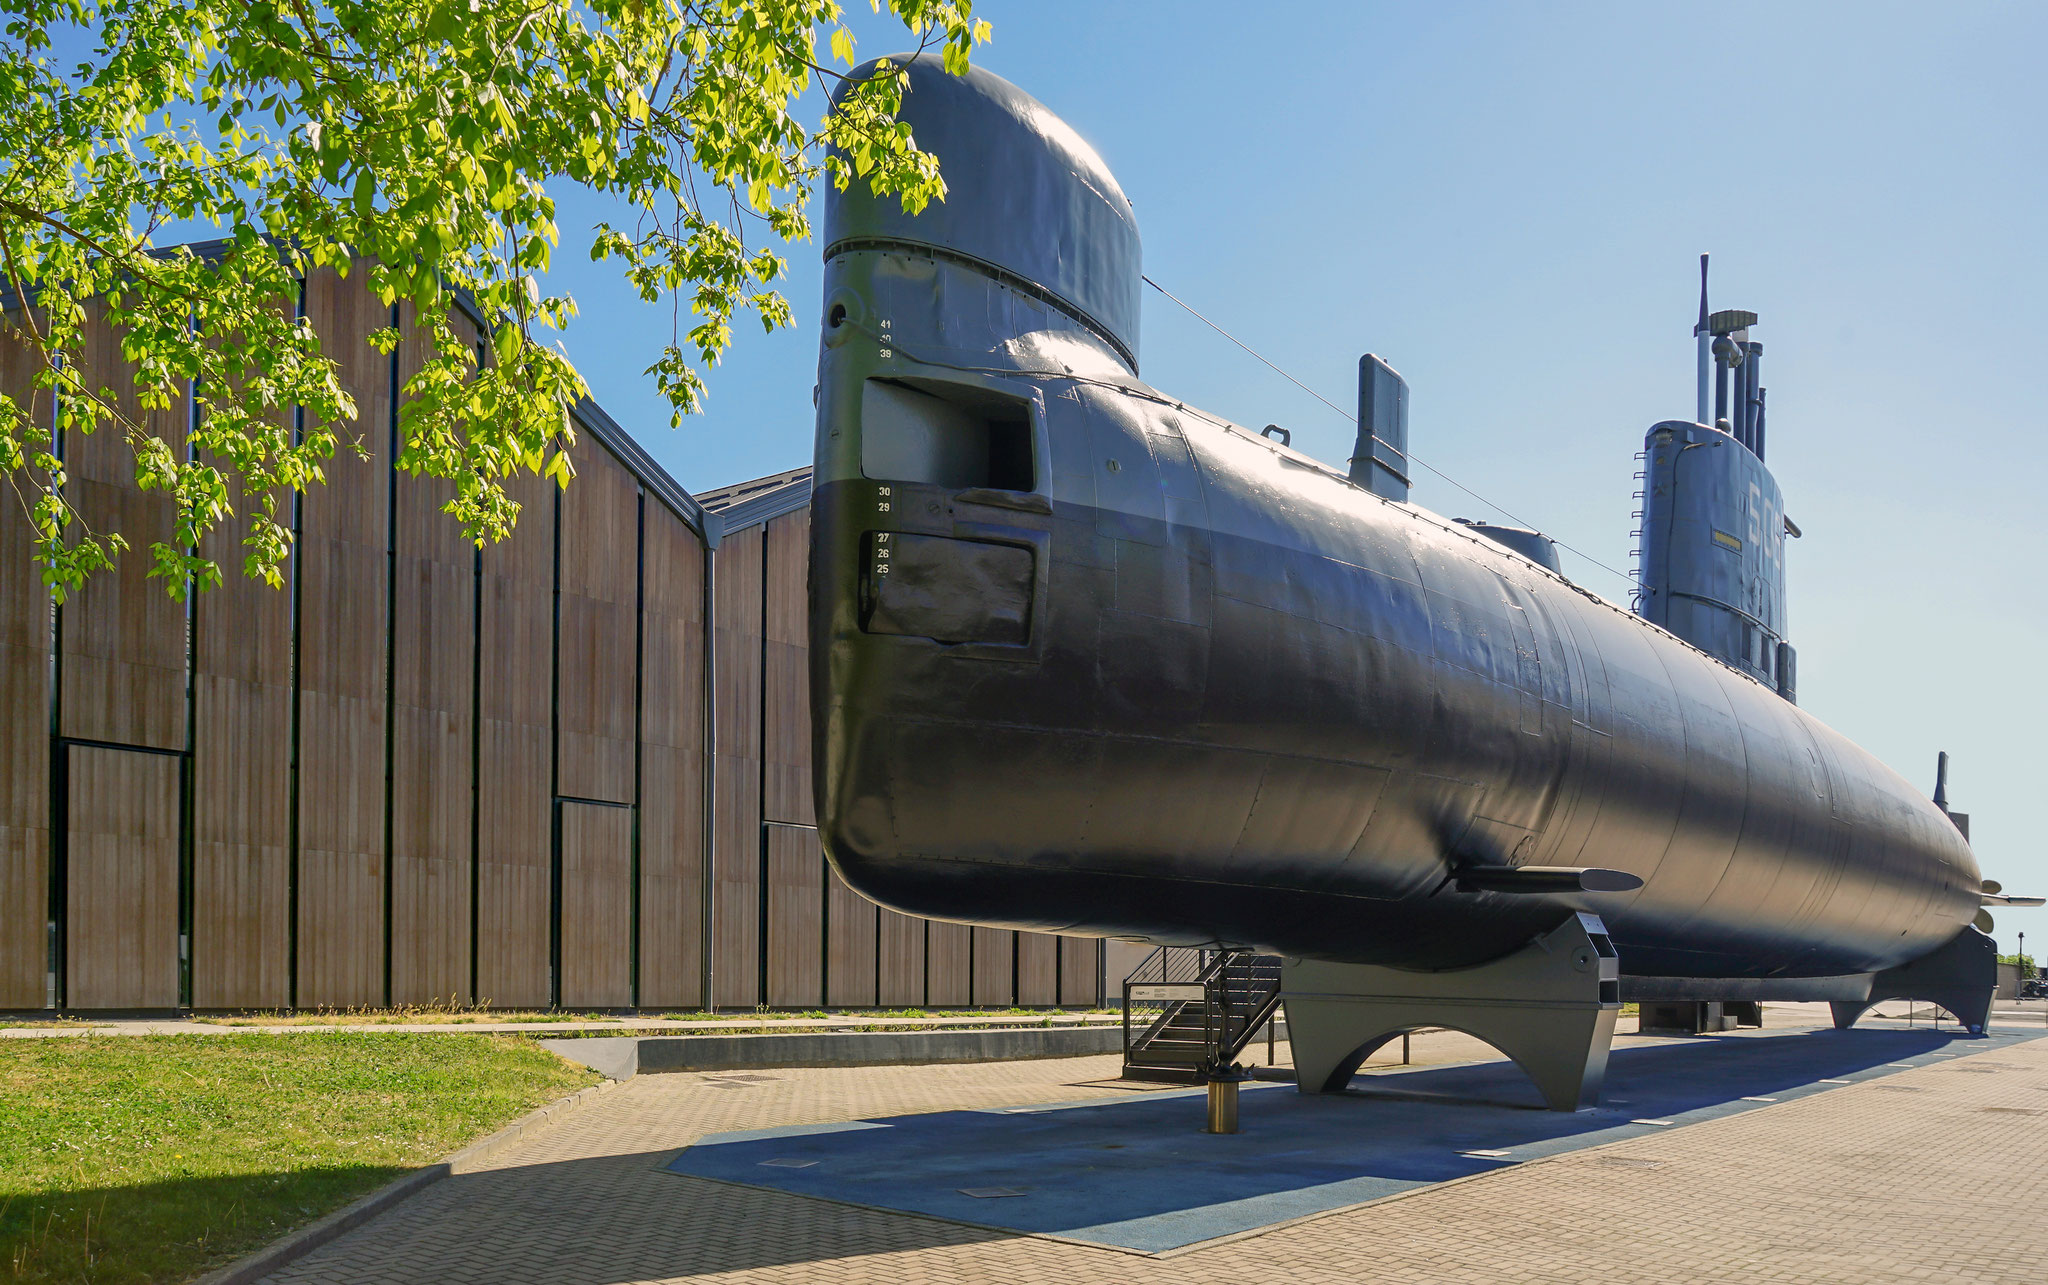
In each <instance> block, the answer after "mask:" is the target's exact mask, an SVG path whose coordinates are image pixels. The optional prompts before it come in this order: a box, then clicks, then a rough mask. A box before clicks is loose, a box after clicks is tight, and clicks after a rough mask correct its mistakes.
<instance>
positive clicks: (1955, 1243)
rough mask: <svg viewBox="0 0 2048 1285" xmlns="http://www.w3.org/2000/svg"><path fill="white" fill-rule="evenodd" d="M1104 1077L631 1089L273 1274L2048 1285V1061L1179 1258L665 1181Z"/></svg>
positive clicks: (1742, 1126)
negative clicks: (804, 1127) (717, 1163)
mask: <svg viewBox="0 0 2048 1285" xmlns="http://www.w3.org/2000/svg"><path fill="white" fill-rule="evenodd" d="M1792 1016H1795V1015H1786V1016H1781V1017H1779V1018H1778V1020H1776V1021H1774V1022H1773V1026H1774V1027H1776V1026H1779V1025H1780V1023H1781V1022H1784V1021H1786V1020H1788V1019H1789V1018H1790V1017H1792ZM1452 1041H1457V1043H1453V1042H1452ZM1281 1047H1282V1050H1283V1052H1284V1048H1285V1046H1284V1045H1283V1046H1281ZM1417 1047H1418V1057H1417V1060H1418V1061H1437V1060H1440V1059H1441V1058H1442V1057H1443V1056H1446V1055H1448V1054H1451V1053H1459V1052H1465V1051H1469V1045H1466V1044H1465V1042H1463V1041H1462V1039H1461V1037H1451V1036H1441V1037H1435V1036H1432V1037H1422V1038H1421V1039H1418V1041H1417ZM1954 1047H1955V1048H1956V1049H1957V1050H1958V1051H1963V1050H1967V1048H1968V1047H1969V1046H1968V1045H1967V1044H1958V1045H1955V1046H1954ZM1261 1051H1263V1050H1261ZM1116 1072H1117V1059H1115V1058H1113V1057H1105V1058H1074V1059H1063V1060H1058V1061H1034V1062H1012V1063H985V1064H973V1065H945V1066H927V1067H890V1068H831V1069H810V1070H789V1071H777V1072H757V1073H748V1076H751V1077H752V1078H747V1077H744V1076H741V1075H721V1076H702V1075H661V1076H643V1077H640V1078H638V1079H636V1080H633V1081H631V1082H629V1083H627V1084H624V1085H621V1086H619V1087H618V1088H617V1089H615V1090H613V1091H611V1092H609V1093H607V1094H604V1095H602V1096H601V1098H600V1099H599V1103H600V1105H595V1106H592V1107H590V1108H587V1109H585V1110H583V1111H580V1112H578V1113H575V1114H573V1115H571V1116H570V1117H568V1118H567V1119H565V1120H564V1121H563V1123H562V1124H560V1125H559V1126H557V1127H555V1128H553V1129H551V1130H548V1131H546V1132H544V1133H542V1134H541V1135H540V1136H538V1137H536V1138H535V1139H534V1140H533V1141H532V1142H530V1143H525V1144H522V1145H520V1146H518V1147H516V1148H513V1149H511V1150H510V1151H508V1152H506V1153H505V1154H504V1155H502V1156H501V1157H500V1158H499V1159H498V1160H497V1161H496V1162H495V1164H496V1167H494V1168H492V1169H489V1170H485V1171H482V1172H477V1173H471V1174H465V1175H461V1176H457V1177H453V1178H449V1179H447V1180H445V1181H443V1182H440V1183H437V1184H435V1185H434V1186H432V1187H430V1188H428V1189H427V1190H426V1191H425V1192H423V1193H422V1194H420V1195H418V1196H415V1197H413V1198H412V1199H410V1200H408V1201H406V1202H405V1203H404V1204H402V1205H400V1206H399V1207H398V1208H396V1209H395V1210H393V1211H392V1212H390V1213H388V1214H386V1215H384V1216H383V1217H381V1218H379V1219H377V1220H375V1221H374V1222H371V1223H369V1224H367V1225H366V1226H364V1227H363V1228H361V1229H359V1230H357V1231H355V1232H353V1233H351V1234H349V1235H348V1236H345V1237H343V1238H342V1239H340V1240H338V1241H335V1242H334V1243H332V1244H330V1245H328V1246H326V1247H325V1248H323V1249H321V1250H319V1251H316V1252H315V1253H314V1254H312V1255H310V1256H308V1257H307V1258H305V1259H302V1260H301V1261H299V1262H298V1263H296V1264H294V1265H292V1266H291V1267H290V1268H287V1269H286V1270H285V1271H283V1272H280V1273H279V1274H277V1275H276V1276H274V1277H272V1278H271V1280H272V1281H275V1282H280V1283H282V1282H286V1281H290V1282H308V1283H310V1282H373V1281H374V1282H411V1281H419V1282H428V1281H455V1282H528V1281H531V1282H588V1283H590V1285H626V1283H627V1282H657V1281H660V1282H668V1281H690V1282H697V1281H714V1282H749V1283H753V1282H812V1281H833V1282H838V1281H844V1282H886V1283H887V1285H922V1283H923V1282H982V1281H1000V1282H1013V1281H1014V1282H1036V1281H1046V1282H1058V1285H1079V1283H1081V1282H1094V1281H1105V1282H1111V1281H1113V1282H1125V1281H1129V1282H1154V1281H1157V1282H1173V1283H1174V1285H1184V1283H1185V1282H1187V1281H1189V1280H1226V1281H1235V1280H1244V1281H1260V1282H1269V1281H1286V1282H1294V1281H1304V1282H1321V1281H1333V1282H1334V1281H1374V1282H1379V1281H1394V1282H1409V1281H1415V1282H1423V1281H1426V1282H1432V1283H1435V1282H1464V1281H1471V1282H1501V1281H1530V1282H1573V1283H1575V1285H1576V1283H1577V1282H1584V1281H1593V1280H1597V1281H1601V1282H1603V1285H1606V1283H1610V1282H1644V1283H1646V1285H1647V1283H1651V1282H1655V1283H1656V1285H1665V1283H1667V1282H1689V1281H1741V1282H1745V1283H1747V1282H1760V1281H1771V1282H1795V1283H1796V1282H1843V1283H1845V1285H1847V1283H1851V1282H1853V1283H1856V1285H1862V1283H1864V1282H1883V1281H1923V1280H1939V1281H1956V1282H1998V1283H2001V1285H2004V1283H2011V1285H2021V1283H2023V1282H2024V1283H2025V1285H2038V1282H2040V1281H2042V1280H2043V1279H2044V1278H2048V1219H2043V1218H2041V1217H2040V1216H2039V1213H2038V1211H2039V1210H2041V1209H2042V1208H2044V1207H2048V1206H2044V1201H2048V1040H2039V1041H2035V1042H2032V1043H2029V1044H2022V1045H2016V1046H2010V1047H2005V1048H1999V1049H1995V1050H1993V1051H1990V1052H1987V1053H1983V1054H1977V1055H1965V1056H1960V1057H1956V1058H1953V1059H1948V1060H1945V1061H1943V1062H1941V1063H1940V1064H1938V1065H1936V1066H1931V1067H1926V1068H1922V1069H1916V1070H1908V1071H1900V1072H1898V1073H1897V1074H1895V1075H1891V1076H1888V1077H1886V1078H1885V1079H1884V1080H1882V1081H1879V1082H1873V1083H1866V1084H1855V1085H1850V1086H1845V1087H1842V1088H1839V1089H1835V1090H1832V1091H1829V1092H1826V1093H1821V1094H1818V1095H1815V1096H1812V1097H1808V1098H1805V1099H1802V1100H1798V1101H1791V1102H1785V1103H1781V1104H1778V1105H1774V1106H1768V1107H1763V1108H1761V1109H1758V1110H1754V1111H1750V1112H1747V1113H1745V1114H1742V1115H1737V1116H1731V1117H1728V1118H1724V1119H1719V1120H1713V1121H1708V1122H1705V1123H1701V1124H1695V1125H1690V1126H1686V1127H1683V1128H1677V1129H1673V1130H1671V1131H1669V1132H1665V1133H1661V1134H1656V1135H1652V1136H1647V1137H1642V1138H1638V1139H1634V1140H1631V1141H1628V1142H1624V1143H1620V1144H1617V1145H1614V1146H1611V1147H1605V1148H1601V1149H1598V1150H1591V1151H1579V1152H1573V1153H1569V1154H1567V1155H1563V1156H1558V1157H1555V1158H1552V1159H1548V1160H1542V1161H1536V1162H1531V1163H1527V1164H1522V1165H1516V1166H1514V1167H1511V1168H1508V1169H1503V1170H1501V1171H1499V1172H1495V1173H1489V1174H1486V1175H1484V1176H1481V1177H1478V1178H1474V1179H1470V1180H1466V1181H1462V1182H1457V1183H1452V1184H1446V1185H1442V1186H1437V1187H1431V1188H1425V1189H1423V1190H1421V1191H1419V1192H1417V1193H1414V1194H1412V1195H1408V1196H1404V1197H1401V1198H1397V1199H1394V1200H1389V1201H1383V1202H1380V1203H1378V1204H1373V1205H1368V1206H1365V1207H1362V1208H1357V1209H1352V1210H1348V1211H1341V1212H1337V1213H1333V1214H1329V1215H1325V1216H1322V1217H1318V1218H1315V1219H1312V1220H1309V1221H1305V1222H1301V1223H1296V1224H1293V1225H1290V1226H1281V1227H1278V1228H1275V1229H1271V1230H1268V1231H1264V1232H1259V1233H1255V1234H1252V1235H1250V1236H1247V1237H1245V1238H1242V1239H1236V1240H1232V1241H1228V1242H1224V1243H1211V1244H1209V1245H1206V1246H1198V1247H1196V1248H1193V1249H1191V1250H1188V1251H1185V1252H1183V1253H1181V1254H1180V1255H1178V1256H1170V1257H1148V1256H1142V1255H1137V1254H1132V1253H1127V1252H1121V1251H1118V1250H1114V1249H1101V1248H1091V1247H1085V1246H1080V1245H1075V1244H1071V1243H1066V1242H1061V1241H1057V1240H1050V1239H1045V1238H1039V1237H1031V1236H1022V1235H1016V1234H1011V1233H1004V1232H996V1231H988V1230H982V1229H976V1228H970V1227H963V1226H960V1225H957V1224H952V1223H945V1222H940V1221H936V1220H933V1219H928V1218H922V1217H916V1216H911V1215H903V1214H895V1213H887V1212H881V1211H877V1210H869V1209H862V1208H857V1207H853V1206H848V1205H840V1204H832V1203H827V1202H823V1201H818V1200H812V1199H807V1198H804V1197H800V1196H793V1195H786V1194H782V1193H778V1192H773V1191H767V1190H762V1189H758V1188H749V1187H737V1186H730V1185H726V1184H722V1183H718V1182H713V1181H709V1180H705V1179H700V1178H690V1177H684V1176H680V1175H676V1174H671V1173H666V1172H663V1171H662V1166H663V1165H665V1164H666V1163H667V1162H668V1161H669V1160H671V1159H673V1158H674V1157H675V1155H676V1154H677V1153H678V1151H679V1150H681V1149H682V1148H683V1147H684V1146H686V1145H688V1144H689V1143H690V1142H691V1141H693V1140H694V1139H696V1138H697V1137H699V1136H702V1135H704V1134H708V1133H715V1132H723V1131H728V1130H738V1129H754V1128H763V1127H771V1126H777V1125H789V1124H805V1123H818V1122H827V1121H850V1120H857V1119H863V1118H876V1117H884V1116H893V1115H902V1114H907V1113H913V1112H925V1111H940V1110H960V1109H973V1108H988V1107H1002V1106H1020V1105H1025V1104H1029V1103H1038V1102H1054V1101H1062V1102H1065V1101H1075V1100H1078V1099H1083V1098H1090V1097H1096V1096H1100V1097H1103V1098H1112V1097H1120V1096H1125V1095H1128V1094H1130V1093H1132V1092H1134V1090H1133V1089H1131V1088H1129V1087H1118V1086H1115V1085H1113V1084H1111V1083H1108V1082H1107V1081H1108V1079H1109V1077H1112V1076H1114V1075H1115V1074H1116ZM1418 1109H1424V1110H1426V1109H1428V1108H1427V1107H1426V1106H1421V1107H1418Z"/></svg>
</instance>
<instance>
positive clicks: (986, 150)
mask: <svg viewBox="0 0 2048 1285" xmlns="http://www.w3.org/2000/svg"><path fill="white" fill-rule="evenodd" d="M891 66H893V67H895V68H898V69H899V70H900V72H901V73H902V74H903V75H904V76H905V85H904V90H903V96H904V116H905V119H914V120H915V122H916V134H915V138H916V141H917V145H918V146H919V147H920V148H922V149H923V150H924V151H926V152H928V153H930V154H931V155H932V156H934V157H936V158H937V159H938V162H939V171H940V173H941V175H942V176H943V177H944V179H945V183H946V197H945V200H944V201H942V202H933V203H932V204H930V205H928V206H926V207H925V208H924V209H923V210H922V211H920V212H918V213H916V214H911V213H909V212H907V211H905V210H904V209H903V206H902V204H901V202H899V201H896V200H894V199H889V198H880V199H878V198H874V197H872V196H870V195H869V194H868V193H867V192H866V190H865V184H864V182H863V181H861V180H859V179H856V180H854V183H853V184H852V186H851V187H849V189H848V190H847V191H846V192H845V193H843V194H842V193H839V192H836V191H833V192H828V193H827V198H826V204H825V260H826V262H827V263H833V262H834V261H836V260H841V259H842V258H844V257H845V256H848V255H859V254H862V253H864V252H872V251H897V252H902V251H911V252H914V253H915V254H917V255H918V256H920V257H922V258H925V259H928V260H930V261H931V262H932V263H933V264H934V265H935V266H943V267H950V268H953V269H955V270H962V269H964V270H965V271H966V272H968V273H970V274H973V275H975V276H979V277H984V278H989V279H991V284H992V285H993V286H994V287H996V288H995V289H994V290H993V291H992V292H991V294H990V299H991V304H990V308H989V309H988V310H986V311H982V310H980V309H968V310H965V311H967V312H970V313H972V312H980V314H981V319H982V320H983V321H984V322H985V323H986V324H985V325H982V326H979V327H976V328H975V331H974V333H966V332H965V331H964V330H963V331H962V333H959V334H951V335H949V334H943V333H942V334H935V335H931V336H928V337H927V338H928V339H929V340H930V341H932V342H935V343H937V344H939V345H940V346H953V347H959V348H962V349H964V350H969V351H975V352H979V353H982V354H984V355H985V354H986V353H987V352H988V350H989V343H988V338H989V337H990V336H992V335H1004V334H1016V333H1028V332H1030V331H1032V330H1033V329H1034V328H1036V327H1035V326H1034V325H1033V324H1032V322H1033V319H1032V318H1031V317H1030V316H1029V313H1030V312H1031V310H1032V309H1031V305H1032V304H1036V305H1040V306H1042V307H1044V308H1048V309H1050V310H1051V311H1053V312H1054V313H1056V314H1059V315H1060V316H1061V317H1063V318H1064V319H1066V320H1067V321H1068V322H1070V323H1072V324H1074V325H1076V326H1078V327H1079V328H1081V329H1082V330H1084V331H1086V332H1087V333H1088V334H1089V335H1090V336H1091V337H1092V338H1093V339H1095V340H1096V341H1098V342H1099V343H1100V345H1101V346H1102V347H1103V348H1104V349H1106V350H1107V351H1108V352H1109V353H1110V354H1112V355H1113V356H1114V357H1115V358H1116V360H1117V363H1118V364H1119V365H1121V366H1122V367H1123V368H1124V373H1126V374H1130V375H1135V374H1137V372H1138V317H1139V310H1140V301H1139V291H1140V290H1142V289H1143V278H1142V275H1141V274H1142V267H1141V259H1140V248H1139V241H1138V225H1137V219H1136V218H1135V216H1134V215H1133V214H1132V212H1131V203H1130V201H1129V200H1128V199H1126V198H1125V196H1124V193H1123V189H1122V188H1121V187H1119V186H1118V185H1117V181H1116V178H1115V176H1114V175H1112V174H1111V173H1110V172H1109V166H1108V165H1106V164H1105V163H1104V162H1103V160H1102V157H1101V156H1099V155H1097V154H1096V152H1095V149H1094V148H1092V147H1090V146H1089V145H1088V143H1087V142H1086V140H1084V139H1083V138H1082V137H1081V136H1080V135H1079V134H1077V133H1075V132H1074V130H1073V127H1072V126H1070V125H1068V124H1067V123H1066V122H1065V121H1063V120H1061V119H1060V118H1059V117H1058V116H1055V115H1054V114H1053V113H1052V112H1051V111H1049V110H1048V109H1047V108H1046V107H1045V105H1044V104H1042V103H1040V102H1039V101H1038V100H1037V99H1035V98H1033V97H1031V96H1030V95H1029V94H1027V93H1025V92H1024V91H1023V90H1021V89H1018V88H1017V87H1016V86H1015V85H1012V84H1011V83H1010V82H1009V81H1006V80H1004V79H1002V78H1001V77H1000V76H995V75H992V74H990V73H988V72H986V71H983V70H981V69H979V68H974V69H971V70H969V71H968V72H967V73H966V74H965V75H961V76H955V75H953V74H951V73H949V72H948V71H947V70H946V68H945V63H944V60H943V59H941V58H940V57H939V56H938V55H936V54H918V55H915V56H903V55H898V56H895V57H891V58H884V59H878V60H877V61H875V62H871V63H868V64H866V65H865V66H863V67H861V68H860V69H858V70H856V71H855V72H854V73H853V74H852V77H851V79H854V80H858V79H860V78H862V77H864V76H871V75H874V74H875V73H876V72H877V71H879V70H883V69H886V68H888V67H891ZM844 266H853V265H844ZM898 272H899V274H900V269H899V270H898ZM855 275H856V276H864V275H865V274H863V273H860V272H858V270H857V269H856V271H855ZM948 276H949V274H948V273H946V272H944V271H934V272H932V273H930V274H928V279H929V281H930V283H931V287H930V288H931V290H932V292H933V294H934V296H935V297H931V298H928V299H927V300H926V301H925V302H926V307H925V309H924V310H923V311H924V313H926V314H929V315H933V316H946V315H948V314H949V313H950V314H952V315H953V316H954V317H956V318H957V317H959V316H960V315H961V313H962V311H963V310H962V309H961V308H960V306H959V305H960V303H961V302H962V301H961V300H960V299H958V298H954V297H951V296H950V295H948V294H947V290H948V286H949V285H950V286H951V287H952V294H953V295H957V294H959V293H960V290H961V288H962V284H963V283H961V282H958V281H957V280H956V281H949V280H948ZM835 284H838V283H835V282H833V281H831V280H829V279H828V281H827V283H826V288H827V291H828V292H832V291H833V287H834V285H835ZM844 284H847V285H853V286H855V287H856V290H857V287H858V285H859V284H860V283H859V282H847V283H844ZM972 288H973V289H974V291H975V292H976V293H979V292H980V291H981V290H982V289H983V288H984V287H983V286H982V284H981V283H978V282H977V283H975V284H974V286H973V287H972ZM933 304H950V305H953V306H952V307H945V306H940V307H937V308H934V307H932V306H931V305H933ZM1012 305H1014V306H1012ZM834 306H841V307H846V308H848V309H849V314H848V315H850V316H851V318H852V320H854V321H856V322H861V321H864V320H865V321H867V324H868V325H869V326H870V327H871V328H874V329H893V328H894V327H882V326H879V325H876V324H875V323H876V322H879V321H893V320H896V319H893V318H874V319H864V318H862V317H860V316H858V315H855V314H853V313H852V309H853V308H855V307H857V306H858V301H857V300H855V299H853V298H852V297H851V296H845V297H842V296H841V295H840V294H838V293H831V294H830V297H828V299H827V301H826V313H827V322H828V328H829V325H830V320H831V316H832V309H833V307H834ZM1006 313H1007V315H1006ZM1014 323H1022V324H1014ZM897 324H898V325H900V324H901V323H900V321H899V322H897ZM1013 355H1014V356H1017V357H1020V358H1021V357H1025V356H1027V355H1030V354H1027V353H1023V352H1018V353H1014V354H1013ZM1034 364H1035V363H1034ZM1069 364H1071V363H1069Z"/></svg>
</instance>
